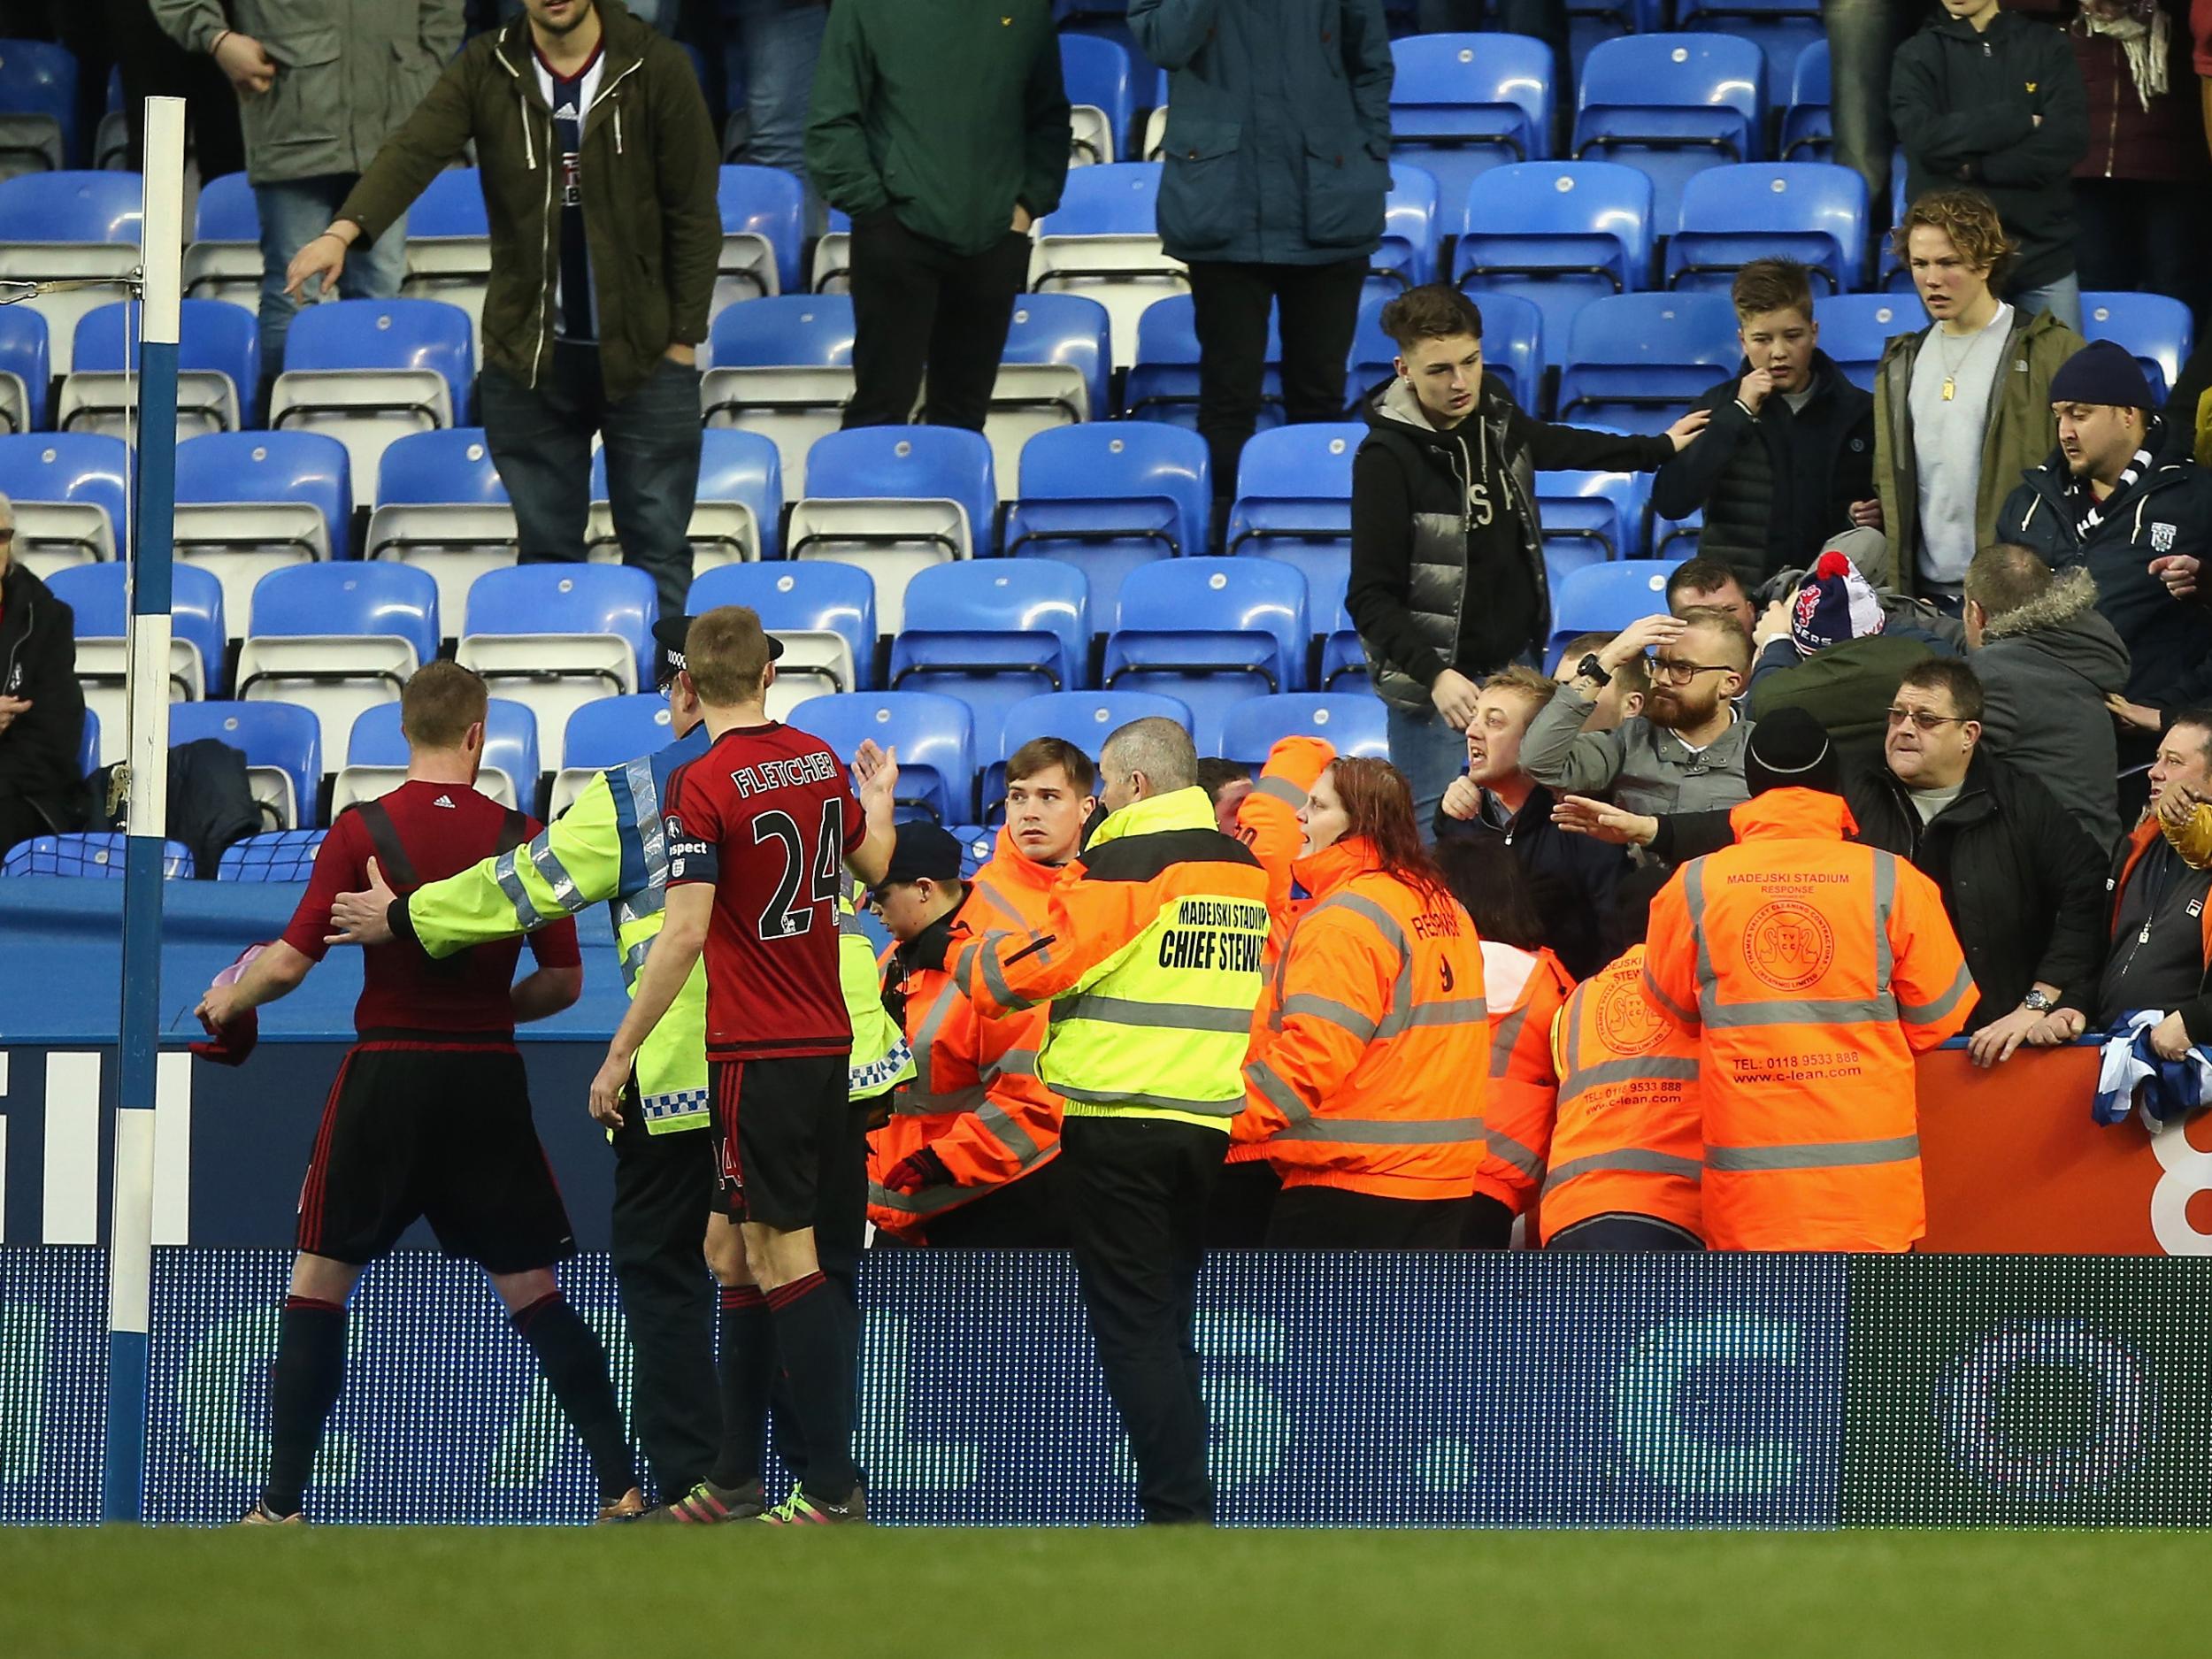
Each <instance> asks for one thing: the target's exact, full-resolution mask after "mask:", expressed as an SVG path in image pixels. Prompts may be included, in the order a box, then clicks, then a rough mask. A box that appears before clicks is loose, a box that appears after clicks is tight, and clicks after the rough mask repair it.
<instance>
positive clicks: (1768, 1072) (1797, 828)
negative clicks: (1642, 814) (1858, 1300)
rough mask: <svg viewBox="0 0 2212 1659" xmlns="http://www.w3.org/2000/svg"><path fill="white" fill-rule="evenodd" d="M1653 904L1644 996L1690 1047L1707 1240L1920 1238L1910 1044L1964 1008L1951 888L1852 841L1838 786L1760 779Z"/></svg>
mask: <svg viewBox="0 0 2212 1659" xmlns="http://www.w3.org/2000/svg"><path fill="white" fill-rule="evenodd" d="M1731 817H1732V820H1733V822H1734V826H1735V830H1736V834H1737V837H1738V840H1737V843H1736V845H1735V846H1733V847H1729V848H1725V849H1722V850H1721V851H1719V852H1717V853H1713V854H1710V855H1709V856H1706V857H1703V858H1694V859H1692V860H1691V861H1690V862H1689V863H1688V864H1684V865H1683V866H1682V867H1681V868H1680V869H1679V870H1678V871H1677V872H1675V873H1674V875H1673V877H1672V879H1670V880H1669V881H1668V883H1667V885H1666V886H1665V887H1663V888H1662V889H1660V892H1659V895H1658V897H1657V898H1656V899H1655V900H1654V901H1653V903H1652V907H1651V926H1650V931H1649V933H1648V942H1647V945H1646V947H1645V952H1646V954H1645V959H1644V979H1643V986H1644V993H1645V995H1646V996H1647V997H1648V998H1649V1000H1650V1002H1651V1005H1652V1007H1653V1009H1654V1010H1656V1011H1657V1012H1658V1014H1659V1015H1660V1016H1661V1017H1662V1018H1664V1019H1665V1020H1666V1021H1667V1022H1668V1023H1669V1024H1670V1025H1673V1026H1675V1027H1676V1028H1677V1029H1678V1030H1679V1031H1682V1032H1684V1033H1687V1034H1690V1035H1694V1036H1695V1037H1696V1038H1697V1040H1698V1044H1699V1052H1698V1058H1699V1067H1700V1073H1701V1088H1702V1092H1703V1094H1704V1101H1705V1110H1704V1141H1705V1179H1704V1183H1703V1187H1704V1195H1705V1236H1706V1241H1707V1243H1708V1244H1709V1246H1710V1247H1711V1248H1714V1249H1717V1250H1863V1251H1883V1252H1890V1253H1896V1252H1900V1251H1902V1250H1905V1249H1907V1248H1909V1247H1910V1246H1911V1244H1912V1242H1913V1240H1916V1239H1917V1238H1919V1237H1920V1236H1921V1235H1922V1234H1923V1233H1925V1232H1926V1231H1927V1210H1926V1204H1925V1200H1924V1194H1923V1190H1922V1187H1921V1179H1920V1118H1919V1111H1918V1109H1917V1105H1916V1094H1915V1079H1914V1073H1913V1056H1915V1055H1917V1054H1921V1053H1924V1052H1925V1051H1926V1050H1928V1049H1930V1048H1935V1047H1936V1046H1937V1045H1938V1044H1939V1043H1941V1042H1942V1041H1945V1040H1946V1039H1947V1038H1948V1037H1951V1036H1954V1035H1955V1034H1956V1033H1958V1031H1959V1030H1960V1029H1961V1028H1962V1026H1963V1025H1965V1023H1966V1016H1967V1011H1968V1010H1970V1008H1971V1007H1972V1006H1973V1002H1974V981H1973V979H1972V976H1971V975H1970V974H1969V973H1968V972H1967V971H1966V960H1965V957H1964V956H1962V954H1961V952H1960V950H1959V941H1958V939H1957V936H1956V935H1955V934H1954V933H1952V931H1951V922H1950V918H1948V917H1947V916H1946V915H1945V914H1944V910H1943V897H1942V895H1940V894H1939V893H1938V892H1937V891H1936V887H1935V883H1934V882H1932V881H1931V880H1929V879H1928V878H1927V877H1926V876H1924V875H1922V874H1921V873H1920V872H1919V871H1917V870H1916V869H1914V868H1913V867H1912V865H1910V864H1908V863H1906V862H1905V860H1903V859H1902V858H1900V857H1898V856H1896V855H1895V854H1893V853H1886V852H1882V851H1879V850H1878V849H1874V848H1871V847H1865V846H1861V845H1858V844H1856V843H1855V842H1851V841H1846V840H1845V839H1844V838H1845V836H1846V835H1847V834H1848V833H1850V832H1851V830H1852V829H1853V828H1854V827H1855V826H1854V824H1853V822H1852V818H1851V813H1850V810H1849V809H1848V808H1847V807H1846V806H1845V805H1844V803H1843V799H1842V797H1841V796H1839V795H1829V794H1826V793H1824V792H1822V791H1817V790H1811V789H1770V790H1768V791H1767V792H1766V793H1765V794H1763V795H1759V796H1758V797H1757V798H1756V799H1755V800H1751V801H1747V802H1745V803H1743V804H1742V805H1741V806H1740V807H1738V808H1736V809H1735V810H1734V812H1733V813H1732V814H1731Z"/></svg>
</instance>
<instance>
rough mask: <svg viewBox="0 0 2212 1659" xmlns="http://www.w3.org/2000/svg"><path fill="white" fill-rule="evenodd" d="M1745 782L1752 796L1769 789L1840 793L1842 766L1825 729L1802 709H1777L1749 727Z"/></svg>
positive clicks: (1745, 751) (1744, 759) (1745, 757)
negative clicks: (1819, 790) (1814, 790)
mask: <svg viewBox="0 0 2212 1659" xmlns="http://www.w3.org/2000/svg"><path fill="white" fill-rule="evenodd" d="M1743 776H1744V782H1745V783H1747V785H1749V786H1750V788H1751V793H1752V794H1753V795H1764V794H1765V793H1766V792H1767V791H1768V790H1770V789H1821V790H1824V791H1826V792H1827V793H1828V794H1830V795H1841V794H1842V793H1843V767H1842V765H1841V764H1840V763H1839V761H1838V760H1837V758H1836V746H1835V745H1834V744H1833V743H1832V742H1830V741H1828V732H1827V728H1825V727H1824V726H1822V725H1821V723H1820V722H1819V721H1818V720H1816V719H1815V718H1813V717H1812V716H1811V715H1809V714H1808V713H1806V712H1805V710H1802V709H1777V710H1775V711H1774V712H1773V713H1772V714H1770V715H1769V716H1767V718H1765V719H1763V720H1761V721H1760V722H1759V723H1758V725H1756V726H1754V727H1752V728H1751V741H1750V742H1749V743H1748V744H1747V745H1746V747H1745V749H1744V757H1743Z"/></svg>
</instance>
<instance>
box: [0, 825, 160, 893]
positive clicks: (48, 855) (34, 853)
mask: <svg viewBox="0 0 2212 1659" xmlns="http://www.w3.org/2000/svg"><path fill="white" fill-rule="evenodd" d="M129 841H130V837H129V836H127V835H125V834H122V833H120V832H119V831H114V830H100V831H96V832H94V833H91V834H87V835H34V836H32V837H31V839H30V840H28V841H19V842H17V843H16V845H15V846H14V848H12V849H11V850H10V851H9V853H8V856H7V859H6V862H4V863H0V876H88V877H91V878H92V879H95V880H104V881H120V880H121V879H123V864H124V860H125V856H126V855H127V851H128V846H129ZM161 876H162V879H163V880H165V881H188V880H190V879H192V876H193V868H192V849H190V848H189V847H187V846H186V845H185V844H184V843H183V842H182V841H164V842H162V843H161Z"/></svg>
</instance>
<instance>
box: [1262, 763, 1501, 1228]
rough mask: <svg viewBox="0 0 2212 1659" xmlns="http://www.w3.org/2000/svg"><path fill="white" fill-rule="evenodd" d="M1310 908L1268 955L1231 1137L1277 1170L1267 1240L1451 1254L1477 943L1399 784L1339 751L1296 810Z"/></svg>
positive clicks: (1474, 1049) (1483, 1067) (1467, 1180)
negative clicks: (1260, 1023)
mask: <svg viewBox="0 0 2212 1659" xmlns="http://www.w3.org/2000/svg"><path fill="white" fill-rule="evenodd" d="M1299 821H1300V822H1301V823H1302V825H1303V826H1304V827H1305V840H1304V846H1303V849H1302V856H1300V858H1299V859H1298V861H1297V863H1296V864H1295V865H1294V874H1295V875H1296V877H1297V879H1298V881H1299V883H1300V885H1301V886H1302V887H1304V888H1305V889H1306V891H1307V892H1308V893H1309V894H1310V895H1312V902H1311V903H1310V906H1309V907H1308V908H1307V910H1305V912H1304V913H1303V914H1302V916H1301V917H1300V918H1299V919H1298V923H1297V926H1295V927H1294V929H1293V930H1292V931H1291V934H1290V939H1289V942H1288V943H1287V944H1286V946H1285V948H1284V950H1283V954H1282V956H1281V958H1280V959H1279V961H1278V963H1277V964H1276V969H1275V979H1274V984H1273V987H1272V992H1273V997H1272V1000H1273V1003H1274V1008H1273V1011H1272V1013H1271V1015H1270V1017H1269V1019H1268V1022H1267V1026H1266V1029H1264V1030H1263V1031H1262V1032H1260V1033H1257V1035H1256V1038H1255V1041H1254V1044H1253V1050H1252V1055H1251V1057H1250V1058H1249V1060H1248V1063H1247V1064H1246V1066H1245V1070H1244V1075H1245V1081H1246V1086H1247V1096H1246V1106H1245V1111H1244V1115H1243V1116H1242V1117H1240V1118H1239V1119H1238V1120H1237V1124H1236V1130H1235V1133H1236V1138H1237V1140H1238V1141H1258V1142H1263V1143H1264V1145H1265V1148H1266V1152H1267V1157H1268V1160H1269V1162H1270V1163H1271V1164H1274V1166H1275V1168H1276V1169H1277V1171H1279V1173H1280V1174H1281V1175H1282V1178H1283V1190H1282V1193H1281V1194H1280V1195H1279V1197H1278V1198H1277V1199H1276V1201H1275V1208H1274V1212H1273V1215H1272V1217H1271V1220H1270V1223H1269V1226H1268V1243H1269V1244H1270V1245H1271V1246H1274V1247H1276V1248H1306V1249H1453V1248H1457V1247H1458V1244H1459V1241H1460V1234H1461V1232H1462V1230H1463V1227H1464V1225H1465V1223H1466V1216H1467V1210H1468V1203H1469V1194H1470V1193H1471V1190H1472V1186H1473V1181H1474V1177H1475V1171H1476V1170H1477V1169H1478V1167H1479V1165H1480V1164H1481V1162H1482V1153H1483V1139H1482V1079H1483V1078H1484V1077H1485V1076H1486V1074H1487V1071H1488V1069H1489V1056H1490V1026H1489V1019H1488V1014H1487V1011H1486V1008H1485V1005H1484V1002H1483V992H1482V942H1481V941H1480V940H1479V939H1478V938H1477V937H1476V936H1475V928H1474V924H1473V923H1472V922H1471V921H1470V920H1469V919H1468V917H1467V913H1466V911H1465V910H1462V909H1461V908H1460V906H1459V903H1458V902H1457V901H1456V900H1455V899H1454V898H1453V897H1452V895H1451V893H1450V891H1449V889H1448V888H1447V887H1445V885H1444V881H1443V878H1442V877H1441V876H1440V874H1439V873H1438V872H1437V868H1436V865H1435V864H1434V862H1433V861H1432V859H1431V858H1430V856H1429V854H1428V851H1427V849H1425V847H1423V845H1422V843H1421V835H1420V828H1419V825H1418V823H1417V820H1416V819H1415V818H1414V812H1413V795H1412V790H1411V788H1410V787H1409V785H1408V784H1407V781H1406V779H1405V776H1404V774H1403V773H1402V772H1399V771H1398V770H1397V769H1396V768H1395V767H1393V766H1391V765H1390V764H1388V763H1386V762H1384V761H1380V760H1356V759H1339V760H1337V761H1336V762H1334V763H1333V764H1332V765H1331V766H1330V767H1329V769H1328V770H1327V771H1326V772H1324V773H1322V775H1321V777H1320V778H1319V780H1317V782H1316V783H1315V784H1314V787H1313V788H1312V790H1311V791H1310V794H1309V795H1308V796H1307V800H1306V804H1305V806H1304V807H1303V808H1302V810H1300V812H1299Z"/></svg>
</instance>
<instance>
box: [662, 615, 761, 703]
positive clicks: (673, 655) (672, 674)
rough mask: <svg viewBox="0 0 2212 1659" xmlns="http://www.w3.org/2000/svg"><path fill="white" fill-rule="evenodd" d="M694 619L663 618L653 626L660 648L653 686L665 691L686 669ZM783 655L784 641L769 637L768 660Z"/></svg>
mask: <svg viewBox="0 0 2212 1659" xmlns="http://www.w3.org/2000/svg"><path fill="white" fill-rule="evenodd" d="M693 620H694V618H690V617H687V616H674V617H663V618H661V619H660V620H659V621H657V622H656V623H655V624H654V625H653V643H654V644H655V645H657V646H658V647H659V648H660V649H659V651H658V652H657V654H656V656H655V657H654V658H653V686H654V688H655V689H656V690H660V691H665V690H667V689H668V685H669V682H670V681H671V680H674V679H675V678H676V676H677V675H678V674H679V673H680V672H682V671H683V670H684V669H685V668H686V667H687V666H689V664H687V663H686V662H685V660H684V641H686V640H687V639H688V638H689V637H690V634H691V625H692V622H693ZM782 655H783V641H781V640H780V639H778V638H777V637H776V636H775V635H774V634H770V635H769V636H768V660H769V661H770V662H774V661H775V660H776V658H778V657H781V656H782Z"/></svg>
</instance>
